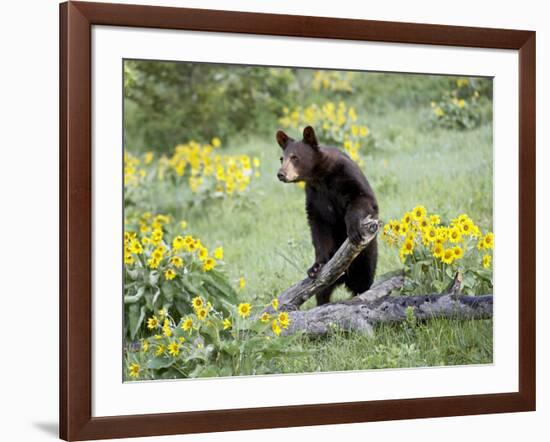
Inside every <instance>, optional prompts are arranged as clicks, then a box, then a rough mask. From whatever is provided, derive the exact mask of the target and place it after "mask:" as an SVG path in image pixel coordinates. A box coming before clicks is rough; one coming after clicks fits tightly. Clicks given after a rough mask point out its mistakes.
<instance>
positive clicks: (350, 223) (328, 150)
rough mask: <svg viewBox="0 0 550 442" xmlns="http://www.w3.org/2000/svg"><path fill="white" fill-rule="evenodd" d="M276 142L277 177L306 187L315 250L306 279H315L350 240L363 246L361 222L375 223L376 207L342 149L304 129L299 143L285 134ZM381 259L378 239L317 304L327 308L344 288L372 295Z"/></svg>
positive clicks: (376, 216)
mask: <svg viewBox="0 0 550 442" xmlns="http://www.w3.org/2000/svg"><path fill="white" fill-rule="evenodd" d="M276 138H277V142H278V143H279V146H281V148H282V149H283V156H282V157H281V168H280V169H279V171H278V173H277V177H278V178H279V180H281V181H282V182H284V183H293V182H297V181H304V182H305V186H306V212H307V219H308V222H309V226H310V229H311V237H312V240H313V246H314V248H315V263H314V264H313V265H312V266H311V267H310V268H309V269H308V271H307V273H308V276H309V277H310V278H315V277H316V276H317V273H318V272H319V270H320V269H321V267H322V266H323V265H324V264H326V263H327V262H328V260H329V259H330V258H331V257H332V256H333V255H334V253H335V252H336V251H337V250H338V248H339V247H340V246H341V245H342V243H343V242H344V241H345V240H346V238H349V240H350V241H351V242H352V243H354V244H358V243H359V242H360V241H361V239H362V234H361V230H360V222H361V220H362V219H363V218H365V217H366V216H367V215H371V216H372V217H374V218H376V219H377V218H378V204H377V202H376V197H375V196H374V192H373V190H372V188H371V187H370V185H369V182H368V181H367V178H366V177H365V175H364V174H363V172H361V169H360V168H359V166H358V165H357V164H356V163H355V162H354V161H353V160H352V159H351V158H350V157H348V156H347V155H346V154H345V153H343V152H342V151H340V150H339V149H337V148H334V147H325V146H320V145H319V144H318V142H317V137H316V136H315V131H314V130H313V128H312V127H311V126H308V127H306V128H305V129H304V132H303V139H302V140H301V141H295V140H293V139H292V138H290V137H289V136H288V135H287V134H285V133H284V132H283V131H278V132H277V135H276ZM377 259H378V247H377V243H376V238H375V239H374V240H373V241H371V242H370V243H369V245H368V246H367V247H366V248H365V250H363V251H362V252H361V253H360V254H359V255H358V256H357V257H356V258H355V260H354V261H353V263H352V264H351V265H350V266H349V268H348V270H347V271H346V273H345V274H344V275H342V276H341V277H340V278H339V279H338V280H337V281H336V282H335V283H334V284H333V285H332V286H331V287H328V288H327V289H325V290H323V291H322V292H321V293H319V294H318V295H317V304H318V305H321V304H326V303H327V302H329V301H330V295H331V293H332V291H333V290H334V288H335V287H336V286H337V285H339V284H342V283H344V284H345V285H346V287H347V288H348V289H349V290H350V291H351V292H352V293H353V294H354V295H357V294H359V293H362V292H364V291H365V290H368V289H369V288H370V286H371V285H372V282H373V279H374V272H375V270H376V261H377Z"/></svg>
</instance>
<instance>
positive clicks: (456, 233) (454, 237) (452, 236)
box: [449, 226, 462, 244]
mask: <svg viewBox="0 0 550 442" xmlns="http://www.w3.org/2000/svg"><path fill="white" fill-rule="evenodd" d="M461 240H462V234H461V233H460V229H459V228H458V227H456V226H454V227H451V228H450V229H449V241H451V242H452V243H455V244H456V243H457V242H460V241H461Z"/></svg>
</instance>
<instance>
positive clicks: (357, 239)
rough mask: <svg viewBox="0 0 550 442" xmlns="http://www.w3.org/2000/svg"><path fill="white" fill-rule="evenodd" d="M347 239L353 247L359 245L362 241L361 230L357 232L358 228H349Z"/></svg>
mask: <svg viewBox="0 0 550 442" xmlns="http://www.w3.org/2000/svg"><path fill="white" fill-rule="evenodd" d="M348 238H349V240H350V242H351V243H352V244H353V245H355V246H358V245H359V244H361V241H362V240H363V234H362V233H361V230H359V226H356V227H350V228H349V229H348Z"/></svg>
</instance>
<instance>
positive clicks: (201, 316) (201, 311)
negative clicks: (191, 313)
mask: <svg viewBox="0 0 550 442" xmlns="http://www.w3.org/2000/svg"><path fill="white" fill-rule="evenodd" d="M207 315H208V310H206V309H205V308H200V309H198V310H197V318H199V319H200V320H201V321H204V320H205V319H206V316H207Z"/></svg>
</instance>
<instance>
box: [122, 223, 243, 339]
mask: <svg viewBox="0 0 550 442" xmlns="http://www.w3.org/2000/svg"><path fill="white" fill-rule="evenodd" d="M125 224H126V225H125V232H124V306H125V318H126V320H125V332H126V336H127V338H128V339H135V338H136V336H139V335H140V334H141V333H142V332H143V330H144V321H145V318H146V316H148V315H150V314H154V315H161V313H160V312H169V314H170V316H171V317H173V318H179V317H181V316H184V315H186V314H188V313H189V312H190V308H189V305H190V302H191V299H192V298H193V297H195V296H196V295H197V293H201V294H202V295H203V296H204V298H205V299H207V301H208V302H210V303H211V304H212V305H215V306H216V307H217V308H218V309H220V310H221V311H228V309H229V308H230V305H231V303H234V302H235V301H236V299H237V295H236V292H235V290H234V289H233V287H232V286H231V284H230V283H229V282H228V279H227V277H226V276H225V274H224V273H223V271H220V270H219V268H220V267H222V266H223V248H222V247H221V245H217V247H216V248H215V249H214V250H209V249H208V248H207V247H206V245H205V244H203V243H202V242H201V240H200V239H199V238H195V237H193V236H192V235H190V234H189V233H188V229H187V223H186V222H185V221H182V222H180V224H179V226H178V227H177V228H176V227H175V226H173V225H172V224H171V219H170V217H168V216H166V215H161V214H159V215H156V216H153V215H152V214H151V213H144V214H143V215H141V216H137V217H129V218H127V219H126V221H125ZM166 314H168V313H166ZM164 315H165V314H164V313H163V314H162V315H161V316H164Z"/></svg>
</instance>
